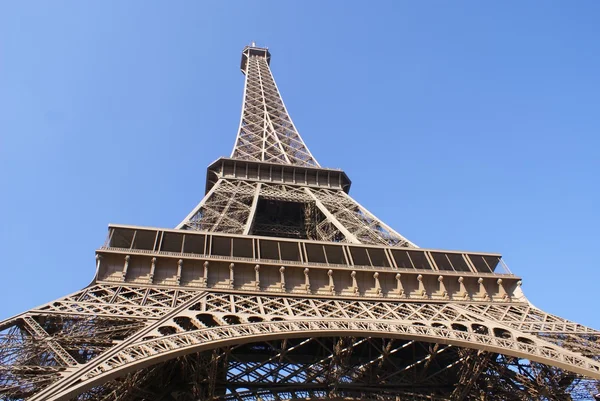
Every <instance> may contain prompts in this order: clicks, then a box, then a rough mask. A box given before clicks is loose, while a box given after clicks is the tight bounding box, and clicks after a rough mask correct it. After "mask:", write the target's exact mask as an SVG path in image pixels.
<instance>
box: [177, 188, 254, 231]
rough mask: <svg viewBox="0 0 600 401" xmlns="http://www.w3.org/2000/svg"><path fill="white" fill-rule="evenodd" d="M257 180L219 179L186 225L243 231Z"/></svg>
mask: <svg viewBox="0 0 600 401" xmlns="http://www.w3.org/2000/svg"><path fill="white" fill-rule="evenodd" d="M257 185H258V184H257V183H251V182H246V181H228V180H219V181H218V182H217V183H216V184H215V187H214V188H213V190H212V191H211V192H210V193H208V194H207V195H206V197H205V199H203V200H202V202H201V207H200V209H199V210H198V211H197V212H196V213H195V214H194V215H193V216H192V217H191V218H190V219H188V220H187V222H186V223H185V225H186V228H188V229H193V230H200V231H217V232H222V233H230V234H243V233H244V228H245V226H246V222H247V221H248V218H249V217H250V211H251V209H252V203H253V200H254V194H255V192H256V186H257Z"/></svg>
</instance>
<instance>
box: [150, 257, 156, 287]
mask: <svg viewBox="0 0 600 401" xmlns="http://www.w3.org/2000/svg"><path fill="white" fill-rule="evenodd" d="M155 271H156V258H152V260H151V261H150V276H149V278H150V282H151V283H153V282H154V272H155Z"/></svg>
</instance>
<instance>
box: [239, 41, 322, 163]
mask: <svg viewBox="0 0 600 401" xmlns="http://www.w3.org/2000/svg"><path fill="white" fill-rule="evenodd" d="M270 61H271V53H269V50H268V49H267V48H264V47H256V44H255V43H252V45H250V46H246V47H244V50H243V51H242V64H241V68H242V72H243V73H244V75H245V76H246V83H245V85H244V101H243V104H242V117H241V119H240V128H239V130H238V135H237V138H236V141H235V145H234V148H233V151H232V153H231V158H232V159H238V160H247V161H254V162H266V163H276V164H293V165H297V166H304V167H320V166H319V163H317V161H316V159H315V158H314V157H313V155H312V154H311V153H310V151H309V150H308V148H307V147H306V145H305V144H304V141H303V140H302V138H301V137H300V134H299V133H298V130H297V129H296V127H295V126H294V123H293V122H292V119H291V118H290V115H289V113H288V111H287V109H286V108H285V105H284V104H283V100H282V99H281V94H280V93H279V89H277V85H276V84H275V79H274V78H273V74H272V73H271V68H270V65H269V64H270Z"/></svg>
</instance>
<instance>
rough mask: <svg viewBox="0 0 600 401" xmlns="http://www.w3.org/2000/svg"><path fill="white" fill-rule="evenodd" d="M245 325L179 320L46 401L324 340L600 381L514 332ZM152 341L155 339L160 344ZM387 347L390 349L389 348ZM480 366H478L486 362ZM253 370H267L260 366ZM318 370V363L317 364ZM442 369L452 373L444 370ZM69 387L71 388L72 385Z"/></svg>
mask: <svg viewBox="0 0 600 401" xmlns="http://www.w3.org/2000/svg"><path fill="white" fill-rule="evenodd" d="M178 318H179V319H178ZM181 318H183V319H181ZM255 318H256V317H255ZM186 320H187V321H186ZM243 320H246V319H244V317H242V316H237V315H235V314H222V313H217V314H212V313H198V314H197V315H196V316H195V317H194V318H193V319H191V318H189V317H187V316H178V317H176V318H174V319H173V320H172V321H173V322H179V323H176V324H178V325H180V326H183V327H187V330H185V331H180V332H175V333H173V334H167V333H170V332H172V331H173V330H164V328H166V327H171V326H170V324H169V323H170V322H167V323H165V324H162V325H161V326H160V327H158V328H156V329H155V331H154V332H149V333H147V334H148V335H147V337H146V338H145V339H141V341H134V342H132V343H130V344H129V345H126V346H123V347H120V349H118V350H115V351H114V352H110V353H108V355H104V356H100V358H101V359H102V360H101V361H97V363H95V364H94V365H93V367H92V366H91V367H90V368H89V369H85V368H84V369H82V370H81V372H80V373H79V374H77V375H76V376H77V377H75V376H73V377H71V378H67V381H65V382H64V384H63V385H62V386H64V387H63V389H62V391H57V392H56V393H55V395H54V396H52V397H50V398H48V399H52V400H63V399H68V398H69V397H72V396H75V395H77V394H79V393H82V392H84V391H87V390H89V389H92V388H96V387H97V386H99V385H101V384H103V383H106V382H108V381H110V380H113V379H115V378H119V377H124V376H126V375H127V374H130V373H132V372H137V371H140V370H142V369H144V368H148V367H151V366H154V365H156V364H160V363H165V362H168V361H173V360H176V359H177V358H185V357H186V356H190V355H198V354H199V353H200V354H205V355H206V354H207V353H210V352H211V351H214V350H216V349H229V348H231V347H240V346H243V345H247V344H263V343H272V342H279V343H281V342H286V341H289V342H291V343H294V344H296V343H298V341H300V342H302V341H305V340H306V341H308V340H311V341H312V340H315V341H319V339H322V338H323V339H332V338H338V339H385V341H391V342H394V341H397V344H396V345H395V346H391V347H392V348H390V349H388V350H387V351H385V350H383V351H382V352H381V355H389V352H391V350H392V349H394V350H395V352H400V350H402V349H404V348H405V347H408V345H407V344H409V345H410V344H429V345H427V346H425V347H424V348H426V349H427V348H432V347H435V348H436V351H435V352H433V354H438V352H440V351H441V352H448V351H449V350H450V349H452V353H454V352H458V350H462V352H467V351H468V350H475V351H474V352H484V353H485V354H486V355H495V356H494V358H497V357H498V356H499V355H502V356H503V357H506V358H509V359H510V358H516V359H526V360H529V361H531V362H534V363H539V364H542V365H546V366H550V367H553V368H558V369H561V370H565V371H569V372H573V373H576V374H579V375H584V376H587V377H590V378H594V379H600V364H599V363H597V362H595V361H593V360H591V359H588V358H585V357H583V356H581V355H577V354H575V353H572V352H569V351H566V350H564V349H561V348H559V347H558V346H555V345H553V344H551V343H548V342H545V341H543V340H541V339H539V338H537V337H535V336H532V335H528V334H525V333H519V332H517V331H515V330H512V329H510V328H507V327H502V326H501V325H499V324H496V325H491V324H471V323H470V324H467V323H456V322H451V321H446V322H443V321H437V322H433V323H432V322H427V321H376V320H369V319H362V320H361V319H306V320H299V319H298V320H280V319H277V318H275V319H272V320H270V321H267V320H265V321H255V323H243ZM248 320H249V319H248ZM198 322H202V324H204V325H205V326H212V327H205V328H202V329H196V327H198V326H200V325H199V324H198ZM153 333H155V334H156V337H154V338H153ZM160 333H162V334H160ZM326 341H328V342H329V343H330V346H329V347H325V348H326V349H330V354H329V355H323V358H325V359H328V360H330V361H335V360H337V362H336V363H342V362H341V361H343V358H344V348H347V345H345V344H344V342H343V341H348V340H340V341H342V342H341V343H340V344H337V343H334V342H332V341H331V340H326ZM351 341H354V340H351ZM365 341H366V340H365ZM371 341H375V340H371ZM376 341H381V340H376ZM381 347H382V348H385V347H384V346H383V345H382V346H381ZM440 347H441V349H440ZM250 354H252V353H250ZM306 355H319V353H314V350H312V351H311V353H306ZM399 355H400V354H399ZM448 355H450V354H448ZM381 358H383V357H381ZM407 358H408V357H405V358H402V359H401V361H403V362H398V363H396V364H395V365H394V364H391V365H389V366H388V367H387V368H386V369H387V370H390V369H391V370H394V369H395V370H402V369H407V368H410V367H411V366H412V365H413V364H422V363H426V362H427V359H428V358H432V356H431V353H430V354H429V355H422V356H421V357H420V358H417V359H414V353H413V357H411V358H409V359H408V360H410V362H409V363H407V362H406V361H407ZM461 358H462V359H461ZM467 359H468V352H467V353H465V354H463V356H462V357H461V356H460V355H459V357H458V361H461V360H465V361H466V360H467ZM472 359H473V358H472ZM474 359H477V360H480V359H481V358H474ZM456 361H457V356H456V355H455V354H454V355H452V357H451V358H449V359H448V360H447V361H444V360H443V359H442V364H441V365H442V366H440V367H439V368H440V369H442V368H443V369H445V370H452V364H456ZM246 362H250V361H249V360H248V361H246ZM253 362H254V363H261V360H260V359H259V360H255V361H253ZM313 363H316V362H315V361H313ZM365 363H367V362H365ZM368 363H369V364H373V363H377V360H375V361H372V360H371V361H369V362H368ZM444 364H446V365H445V366H444ZM351 365H352V366H354V367H356V366H361V364H357V363H356V362H353V363H352V364H351ZM398 365H400V366H398ZM457 369H458V366H457ZM455 370H456V369H455ZM458 370H460V369H458ZM229 371H234V372H235V371H236V369H233V370H232V369H231V368H230V369H229ZM238 371H240V372H242V371H243V369H241V368H238ZM470 371H472V369H470ZM505 373H506V372H505ZM218 374H219V373H218V369H217V368H215V372H213V373H209V376H208V377H210V376H211V375H212V376H213V377H216V376H218ZM284 375H285V373H284ZM457 375H458V373H457V372H455V373H454V376H455V377H456V379H457V380H458V379H459V377H458V376H457ZM319 377H320V376H319ZM573 377H574V376H573ZM304 379H306V378H304ZM304 379H303V380H304ZM330 379H331V377H330ZM68 382H71V383H70V384H69V383H68ZM248 385H249V386H250V385H251V383H248ZM412 386H414V384H412ZM342 387H343V386H342ZM224 395H225V394H224Z"/></svg>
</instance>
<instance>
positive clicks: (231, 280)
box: [229, 263, 235, 288]
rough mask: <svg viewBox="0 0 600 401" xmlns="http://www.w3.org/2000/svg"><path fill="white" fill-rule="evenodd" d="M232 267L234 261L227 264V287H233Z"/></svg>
mask: <svg viewBox="0 0 600 401" xmlns="http://www.w3.org/2000/svg"><path fill="white" fill-rule="evenodd" d="M234 267H235V263H230V264H229V288H233V280H234V276H233V268H234Z"/></svg>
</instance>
